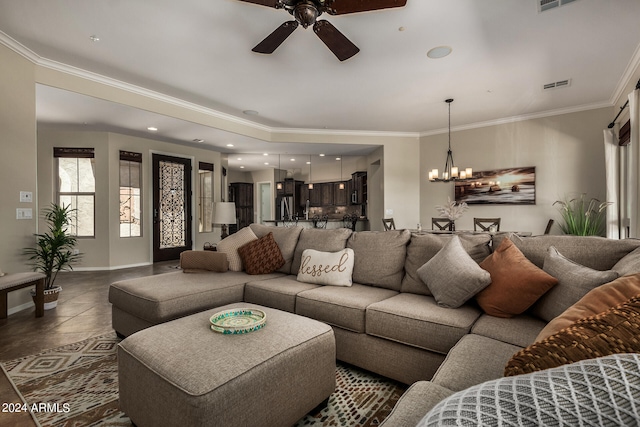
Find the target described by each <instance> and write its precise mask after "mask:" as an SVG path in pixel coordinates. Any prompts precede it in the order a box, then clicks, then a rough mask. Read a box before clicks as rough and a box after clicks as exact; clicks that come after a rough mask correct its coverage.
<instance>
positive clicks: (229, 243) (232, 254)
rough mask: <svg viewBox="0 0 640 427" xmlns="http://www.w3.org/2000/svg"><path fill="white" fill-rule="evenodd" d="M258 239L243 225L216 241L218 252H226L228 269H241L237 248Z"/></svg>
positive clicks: (240, 259)
mask: <svg viewBox="0 0 640 427" xmlns="http://www.w3.org/2000/svg"><path fill="white" fill-rule="evenodd" d="M254 240H258V238H257V237H256V235H255V234H254V232H253V231H251V228H249V227H244V228H241V229H240V230H238V232H237V233H234V234H232V235H230V236H228V237H226V238H224V239H222V240H220V241H219V242H218V247H217V249H218V252H220V253H223V254H227V260H228V261H229V270H231V271H242V258H240V254H239V253H238V248H240V247H241V246H244V245H246V244H247V243H249V242H252V241H254Z"/></svg>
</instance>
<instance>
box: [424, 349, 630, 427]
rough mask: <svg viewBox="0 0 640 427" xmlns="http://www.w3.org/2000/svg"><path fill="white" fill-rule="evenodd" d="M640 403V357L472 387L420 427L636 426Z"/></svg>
mask: <svg viewBox="0 0 640 427" xmlns="http://www.w3.org/2000/svg"><path fill="white" fill-rule="evenodd" d="M639 402H640V355H637V354H616V355H613V356H608V357H601V358H598V359H590V360H584V361H581V362H578V363H572V364H571V365H565V366H561V367H558V368H554V369H548V370H546V371H541V372H534V373H531V374H527V375H518V376H515V377H508V378H499V379H496V380H493V381H486V382H484V383H481V384H478V385H475V386H473V387H469V388H467V389H465V390H462V391H459V392H457V393H455V394H453V395H451V396H449V397H447V398H446V399H444V400H442V401H441V402H440V403H438V404H437V405H436V406H435V407H434V408H433V409H432V410H431V411H429V413H428V414H427V415H425V417H424V418H423V419H422V420H421V421H420V422H419V423H418V426H417V427H432V426H433V427H436V426H438V427H440V426H456V425H464V426H498V425H499V426H504V427H514V426H586V425H616V426H634V425H638V423H640V415H638V414H640V403H639Z"/></svg>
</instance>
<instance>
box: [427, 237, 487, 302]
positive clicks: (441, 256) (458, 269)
mask: <svg viewBox="0 0 640 427" xmlns="http://www.w3.org/2000/svg"><path fill="white" fill-rule="evenodd" d="M418 277H420V279H421V280H422V281H423V282H424V283H426V285H427V287H428V288H429V291H431V294H432V295H433V297H434V298H435V300H436V302H437V303H438V305H439V306H441V307H447V308H458V307H460V306H461V305H462V304H464V303H465V302H467V301H468V300H469V299H471V298H472V297H473V296H474V295H475V294H477V293H478V292H480V291H481V290H483V289H484V288H486V287H487V286H489V284H490V283H491V275H490V274H489V273H488V272H487V271H486V270H483V269H482V268H481V267H480V266H479V265H478V264H477V263H476V262H475V261H474V260H473V259H472V258H471V257H470V256H469V254H468V253H467V251H465V250H464V248H463V247H462V243H460V238H459V237H458V236H453V238H452V239H451V240H450V241H449V242H448V243H447V244H446V245H445V246H444V247H443V248H442V249H440V251H439V252H438V253H437V254H436V255H435V256H434V257H433V258H431V259H430V260H429V261H427V262H426V263H425V264H424V265H423V266H422V267H420V268H419V269H418Z"/></svg>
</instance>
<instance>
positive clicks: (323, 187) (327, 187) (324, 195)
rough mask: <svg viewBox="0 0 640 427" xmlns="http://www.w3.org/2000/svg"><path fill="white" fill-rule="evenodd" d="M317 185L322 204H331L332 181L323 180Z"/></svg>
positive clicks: (332, 202)
mask: <svg viewBox="0 0 640 427" xmlns="http://www.w3.org/2000/svg"><path fill="white" fill-rule="evenodd" d="M319 185H320V198H321V204H322V206H333V205H334V200H333V182H324V183H321V184H319Z"/></svg>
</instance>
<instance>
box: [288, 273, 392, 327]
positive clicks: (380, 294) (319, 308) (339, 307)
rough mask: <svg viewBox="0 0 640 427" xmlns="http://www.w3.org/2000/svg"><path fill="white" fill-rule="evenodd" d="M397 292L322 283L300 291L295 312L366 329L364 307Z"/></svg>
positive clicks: (337, 323) (330, 322) (355, 284)
mask: <svg viewBox="0 0 640 427" xmlns="http://www.w3.org/2000/svg"><path fill="white" fill-rule="evenodd" d="M396 294H397V292H395V291H392V290H390V289H383V288H375V287H372V286H366V285H361V284H358V283H354V284H353V286H350V287H337V286H321V287H319V288H315V289H311V290H308V291H303V292H300V293H299V294H298V295H297V297H296V314H300V315H302V316H307V317H310V318H312V319H316V320H320V321H322V322H325V323H328V324H330V325H333V326H339V327H341V328H344V329H348V330H350V331H354V332H360V333H363V332H365V310H366V308H367V307H368V306H369V305H371V304H373V303H375V302H378V301H382V300H384V299H387V298H390V297H392V296H394V295H396Z"/></svg>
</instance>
